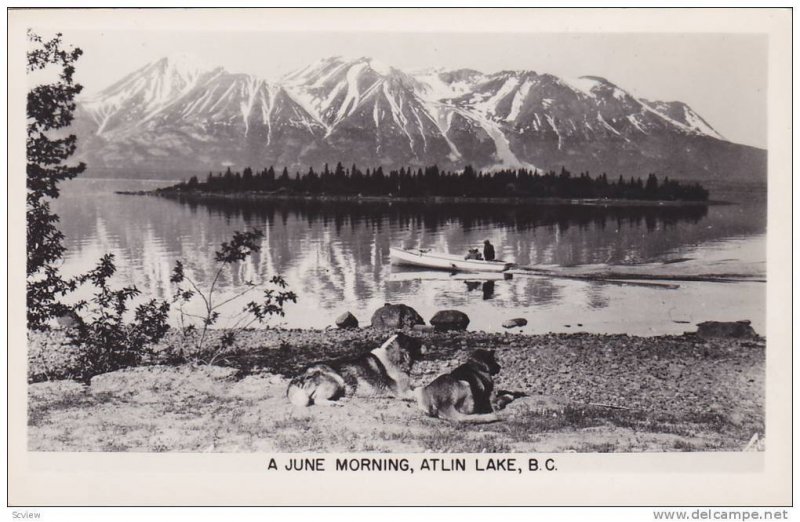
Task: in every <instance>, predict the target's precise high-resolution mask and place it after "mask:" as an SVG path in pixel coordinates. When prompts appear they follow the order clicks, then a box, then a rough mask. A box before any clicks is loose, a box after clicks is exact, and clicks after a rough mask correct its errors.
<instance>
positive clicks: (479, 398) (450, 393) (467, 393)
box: [414, 350, 500, 423]
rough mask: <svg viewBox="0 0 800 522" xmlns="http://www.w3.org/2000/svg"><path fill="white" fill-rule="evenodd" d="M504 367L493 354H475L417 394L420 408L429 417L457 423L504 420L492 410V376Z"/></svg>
mask: <svg viewBox="0 0 800 522" xmlns="http://www.w3.org/2000/svg"><path fill="white" fill-rule="evenodd" d="M499 371H500V365H499V364H498V363H497V360H496V359H495V355H494V352H493V351H491V350H475V351H474V352H472V354H471V355H470V356H469V359H468V360H467V362H466V363H464V364H462V365H461V366H459V367H457V368H456V369H455V370H453V371H451V372H450V373H446V374H444V375H440V376H438V377H437V378H436V379H434V380H433V381H432V382H431V383H430V384H428V385H427V386H425V387H421V388H417V389H416V390H414V395H415V397H416V399H417V406H419V408H420V410H422V411H423V412H424V413H425V414H426V415H429V416H431V417H439V418H441V419H447V420H451V421H457V422H469V423H485V422H496V421H498V420H500V419H499V418H498V417H497V415H496V414H495V413H494V411H493V410H492V403H491V395H492V390H493V389H494V381H493V380H492V375H497V373H498V372H499Z"/></svg>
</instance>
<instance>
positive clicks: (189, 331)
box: [170, 230, 297, 364]
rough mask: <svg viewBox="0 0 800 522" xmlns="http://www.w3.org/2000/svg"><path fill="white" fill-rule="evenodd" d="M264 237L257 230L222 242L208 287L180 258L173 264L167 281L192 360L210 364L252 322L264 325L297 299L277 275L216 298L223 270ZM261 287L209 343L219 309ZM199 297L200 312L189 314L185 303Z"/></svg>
mask: <svg viewBox="0 0 800 522" xmlns="http://www.w3.org/2000/svg"><path fill="white" fill-rule="evenodd" d="M263 237H264V233H263V232H261V231H260V230H253V231H250V232H234V233H233V238H232V239H231V241H230V242H224V243H222V245H221V246H220V249H219V250H217V251H216V252H215V253H214V259H215V261H216V263H217V271H216V273H215V275H214V278H213V280H212V282H211V285H209V287H208V288H207V289H201V288H200V287H199V286H198V284H197V283H196V282H195V281H194V280H193V279H192V278H191V277H189V276H188V275H187V274H186V271H185V267H184V264H183V263H182V262H181V261H178V262H176V263H175V268H174V269H173V271H172V277H171V278H170V281H171V282H172V283H173V284H174V285H175V293H174V295H173V302H174V303H177V304H178V306H179V311H180V323H181V332H182V333H183V336H184V339H186V340H187V341H188V344H189V345H190V346H191V347H192V353H191V354H190V357H191V358H192V359H193V360H196V361H199V362H204V363H206V364H213V363H214V362H216V361H217V360H218V359H219V358H220V357H221V356H223V355H224V354H225V352H226V351H227V350H228V349H229V348H230V347H231V346H233V344H234V342H235V340H236V336H237V334H238V333H239V332H241V331H242V330H245V329H247V328H249V327H250V326H252V325H253V324H255V323H259V324H262V325H264V324H266V322H267V321H268V320H269V318H270V317H272V316H275V315H278V316H281V317H282V316H283V315H284V309H283V306H284V304H286V303H287V302H292V303H295V302H297V296H296V295H295V294H294V292H291V291H288V290H286V286H287V285H286V281H284V279H283V278H282V277H280V276H273V277H272V278H271V279H270V280H269V281H268V284H269V285H270V286H267V284H264V283H261V284H257V283H255V282H253V281H246V282H245V283H244V289H243V290H242V291H240V292H239V293H237V294H235V295H234V296H232V297H229V298H227V299H224V300H222V301H216V293H215V292H216V290H217V283H218V282H219V280H220V277H221V276H222V275H223V273H225V272H230V271H231V270H232V268H233V267H234V265H236V263H240V262H242V261H244V260H245V259H247V258H248V257H249V256H251V255H252V254H254V253H256V252H258V251H259V250H261V246H260V245H259V241H260V240H261V239H262V238H263ZM257 290H261V297H260V298H259V299H257V300H251V301H248V302H247V303H245V305H244V308H243V309H242V313H241V314H238V315H236V316H235V317H233V318H230V321H229V322H228V324H226V325H223V326H224V327H225V328H226V331H225V332H224V333H223V334H222V335H221V336H219V338H218V340H217V341H215V342H214V343H213V344H211V345H208V339H209V336H208V333H209V329H210V328H211V327H213V326H215V325H218V324H219V321H220V319H221V316H220V309H221V308H222V307H223V306H225V305H227V304H229V303H232V302H234V301H237V300H240V299H244V297H245V296H246V295H249V294H251V293H252V292H255V291H257ZM196 300H200V301H202V305H203V313H202V314H201V315H197V314H192V313H189V312H188V311H187V310H186V306H187V305H189V303H191V302H192V301H196ZM176 355H177V357H178V359H181V360H182V359H184V358H185V357H186V356H187V354H186V353H184V351H183V346H181V347H180V348H179V351H178V353H177V354H176Z"/></svg>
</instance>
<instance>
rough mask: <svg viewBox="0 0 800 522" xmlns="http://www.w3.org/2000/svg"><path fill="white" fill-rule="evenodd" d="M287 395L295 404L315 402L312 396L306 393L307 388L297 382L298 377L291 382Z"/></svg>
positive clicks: (303, 405) (309, 404) (307, 404)
mask: <svg viewBox="0 0 800 522" xmlns="http://www.w3.org/2000/svg"><path fill="white" fill-rule="evenodd" d="M286 397H287V398H288V399H289V402H291V403H292V404H294V405H295V406H301V407H305V406H311V404H312V403H313V402H314V401H312V400H311V396H309V394H308V393H306V390H305V389H303V386H302V384H301V383H299V382H297V379H293V380H292V382H290V383H289V387H288V388H287V389H286Z"/></svg>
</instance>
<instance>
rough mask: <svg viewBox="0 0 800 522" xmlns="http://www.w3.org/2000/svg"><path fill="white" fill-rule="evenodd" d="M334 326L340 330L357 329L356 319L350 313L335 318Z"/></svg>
mask: <svg viewBox="0 0 800 522" xmlns="http://www.w3.org/2000/svg"><path fill="white" fill-rule="evenodd" d="M336 326H338V327H339V328H342V329H346V328H358V319H356V316H354V315H353V314H351V313H350V312H345V313H343V314H342V315H340V316H339V317H337V318H336Z"/></svg>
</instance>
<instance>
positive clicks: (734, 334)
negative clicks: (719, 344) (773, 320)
mask: <svg viewBox="0 0 800 522" xmlns="http://www.w3.org/2000/svg"><path fill="white" fill-rule="evenodd" d="M697 335H698V336H699V337H704V338H709V337H722V338H726V339H752V338H755V337H758V334H756V331H755V330H753V327H752V326H750V321H733V322H720V321H706V322H704V323H700V324H698V325H697Z"/></svg>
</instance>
